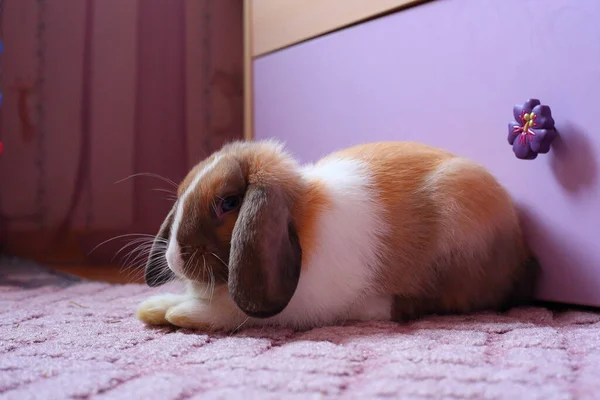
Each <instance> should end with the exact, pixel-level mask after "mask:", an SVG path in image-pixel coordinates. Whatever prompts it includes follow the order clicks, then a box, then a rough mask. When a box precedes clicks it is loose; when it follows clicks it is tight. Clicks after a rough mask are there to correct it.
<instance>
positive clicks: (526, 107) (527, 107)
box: [513, 99, 541, 121]
mask: <svg viewBox="0 0 600 400" xmlns="http://www.w3.org/2000/svg"><path fill="white" fill-rule="evenodd" d="M540 104H541V103H540V101H539V100H538V99H529V100H527V101H526V102H525V103H523V104H517V105H516V106H514V107H513V116H514V117H515V120H517V121H520V120H521V113H522V112H523V111H525V112H526V113H530V112H531V111H532V110H533V108H534V107H536V106H539V105H540Z"/></svg>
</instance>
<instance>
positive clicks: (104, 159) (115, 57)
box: [0, 0, 243, 247]
mask: <svg viewBox="0 0 600 400" xmlns="http://www.w3.org/2000/svg"><path fill="white" fill-rule="evenodd" d="M242 6H243V2H240V1H238V0H169V1H164V0H7V1H4V4H3V11H2V12H3V16H2V18H3V36H4V43H3V44H4V53H3V74H2V78H3V88H4V93H3V95H4V98H3V104H2V108H0V112H1V113H2V118H1V119H0V141H2V142H3V143H4V152H3V154H2V155H1V156H0V216H1V217H2V218H1V221H2V225H1V226H0V228H1V229H3V230H4V231H5V232H4V233H5V234H7V235H10V234H11V233H18V232H41V231H44V232H49V233H50V234H53V233H56V234H58V232H59V231H60V229H61V228H62V230H63V231H64V232H71V233H72V232H76V233H78V234H81V235H84V236H85V235H91V236H90V237H93V236H94V234H96V233H98V234H99V235H100V236H103V235H104V236H106V235H108V232H110V233H111V234H112V233H115V232H118V233H120V232H122V233H135V232H154V231H155V230H156V229H158V226H159V224H160V222H161V221H162V219H163V217H164V216H165V215H166V213H167V212H168V210H169V208H170V206H171V204H170V203H169V201H170V200H169V199H165V197H169V194H166V193H165V192H164V191H170V190H173V188H172V187H171V186H170V185H169V184H167V183H165V182H164V181H162V180H160V179H157V178H152V177H150V175H151V174H156V175H160V176H162V177H164V178H167V179H169V180H173V181H175V182H178V181H179V180H181V179H182V178H183V176H184V175H185V174H186V172H187V171H188V170H189V169H190V168H191V167H192V166H193V165H194V164H195V163H197V162H198V161H199V160H200V159H201V158H203V157H205V156H206V155H208V154H210V153H211V152H212V151H214V150H216V149H217V148H218V147H220V146H221V145H222V144H223V143H224V142H227V141H231V140H235V139H239V138H241V137H242V123H243V121H242V119H243V118H242V117H243V101H242V88H243V82H242V77H243V61H242V55H243V48H242V46H243V38H242V35H243V31H242ZM144 174H145V175H144ZM132 176H133V177H132ZM115 182H120V183H115ZM155 189H158V190H155ZM97 240H98V238H97V237H94V239H93V240H90V243H89V244H88V243H85V244H83V245H82V246H84V247H88V246H89V245H91V244H94V242H95V241H97Z"/></svg>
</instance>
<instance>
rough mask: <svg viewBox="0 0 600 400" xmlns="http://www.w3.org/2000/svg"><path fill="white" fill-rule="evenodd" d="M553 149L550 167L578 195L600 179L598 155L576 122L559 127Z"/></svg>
mask: <svg viewBox="0 0 600 400" xmlns="http://www.w3.org/2000/svg"><path fill="white" fill-rule="evenodd" d="M557 130H558V133H559V134H558V136H557V137H556V139H555V140H554V142H553V143H552V149H551V150H550V167H551V168H552V172H553V174H554V177H555V178H556V180H557V181H558V182H559V183H560V185H561V186H562V187H563V188H564V189H565V190H566V191H567V192H568V193H569V194H571V195H574V196H577V195H579V194H581V193H583V192H585V191H586V190H587V189H589V188H591V187H593V186H594V184H595V183H596V181H597V178H598V155H597V154H596V153H595V151H594V147H593V145H592V144H591V143H590V140H589V139H588V136H587V135H586V133H585V132H583V131H582V130H581V129H580V128H579V127H577V126H576V125H575V124H573V123H567V124H565V125H564V126H558V127H557Z"/></svg>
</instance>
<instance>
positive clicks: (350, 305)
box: [137, 141, 536, 330]
mask: <svg viewBox="0 0 600 400" xmlns="http://www.w3.org/2000/svg"><path fill="white" fill-rule="evenodd" d="M535 265H536V264H535V259H534V258H533V257H532V256H531V254H530V252H529V250H528V248H527V246H526V245H525V242H524V239H523V234H522V231H521V228H520V225H519V219H518V216H517V212H516V210H515V206H514V205H513V202H512V200H511V197H510V196H509V194H508V193H507V192H506V191H505V190H504V189H503V187H502V186H501V185H500V184H499V183H498V182H497V181H496V179H494V177H493V176H492V175H491V174H489V173H488V172H486V170H485V169H484V168H482V167H481V166H479V165H477V164H475V163H473V162H471V161H469V160H467V159H465V158H461V157H457V156H454V155H452V154H450V153H448V152H445V151H443V150H440V149H436V148H433V147H429V146H426V145H423V144H418V143H408V142H390V143H372V144H365V145H360V146H356V147H352V148H349V149H345V150H342V151H339V152H336V153H333V154H331V155H329V156H327V157H325V158H323V159H322V160H320V161H319V162H318V163H316V164H314V165H306V166H299V165H298V164H297V162H296V161H294V159H293V158H292V157H291V156H290V155H289V154H287V153H286V152H285V150H284V148H283V146H282V145H281V144H279V143H277V142H275V141H257V142H235V143H231V144H228V145H226V146H224V147H223V148H222V149H221V150H220V151H218V152H216V153H214V154H213V155H211V156H210V157H209V158H207V159H206V160H204V161H202V162H200V163H199V164H198V165H197V166H195V167H194V168H193V169H192V171H191V172H190V173H189V175H188V176H187V177H186V178H185V179H184V181H183V182H182V183H181V185H180V187H179V192H178V200H177V201H176V203H175V204H174V206H173V209H172V210H171V212H170V213H169V215H168V216H167V218H166V219H165V221H164V223H163V225H162V226H161V228H160V231H159V233H158V235H157V238H156V240H155V242H154V244H153V248H152V251H151V254H150V257H149V260H148V263H147V266H146V282H147V283H148V284H149V285H150V286H158V285H161V284H163V283H165V282H166V281H168V280H169V279H171V278H173V275H175V276H177V277H179V278H181V279H183V280H184V281H185V282H187V291H186V292H185V293H184V294H162V295H156V296H154V297H151V298H149V299H148V300H146V301H144V302H143V303H142V304H141V305H140V307H139V309H138V311H137V316H138V318H139V319H140V320H141V321H143V322H145V323H147V324H149V325H160V324H172V325H176V326H180V327H185V328H198V329H208V330H234V329H236V328H237V327H239V326H240V325H242V324H244V326H245V327H246V326H266V325H274V326H284V327H290V328H295V329H307V328H311V327H316V326H322V325H329V324H335V323H339V322H343V321H347V320H362V321H365V320H396V321H399V320H408V319H412V318H417V317H420V316H423V315H426V314H430V313H462V312H474V311H479V310H485V309H495V310H498V309H501V308H503V307H506V306H510V305H512V304H513V302H514V301H515V300H520V298H517V297H519V296H521V297H522V295H528V294H529V292H530V291H531V290H532V289H533V286H532V283H533V282H534V281H533V279H529V278H530V277H533V276H534V275H532V274H531V272H532V271H533V270H530V268H533V267H534V266H535ZM213 284H214V285H213Z"/></svg>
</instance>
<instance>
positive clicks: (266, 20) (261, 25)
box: [245, 0, 432, 57]
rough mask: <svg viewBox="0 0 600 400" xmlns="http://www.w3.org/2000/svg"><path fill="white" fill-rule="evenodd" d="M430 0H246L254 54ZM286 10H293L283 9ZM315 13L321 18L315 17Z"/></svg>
mask: <svg viewBox="0 0 600 400" xmlns="http://www.w3.org/2000/svg"><path fill="white" fill-rule="evenodd" d="M427 1H432V0H378V1H365V0H318V1H315V2H307V1H306V0H246V4H245V5H246V8H248V9H249V10H248V12H247V14H248V17H249V18H250V23H251V28H250V30H251V31H252V37H251V45H252V57H259V56H262V55H266V54H268V53H271V52H273V51H276V50H281V49H283V48H285V47H288V46H292V45H294V44H297V43H300V42H303V41H306V40H309V39H312V38H315V37H318V36H321V35H324V34H327V33H330V32H333V31H336V30H339V29H342V28H346V27H348V26H351V25H354V24H357V23H360V22H364V21H365V20H368V19H371V18H376V17H378V16H381V15H384V14H387V13H390V12H394V11H397V10H400V9H403V8H407V7H410V6H413V5H417V4H420V3H425V2H427ZM282 4H284V5H283V6H282ZM343 7H345V9H346V11H345V12H343V13H333V12H331V11H332V10H334V9H338V10H339V9H343ZM283 9H288V10H292V11H293V12H292V11H288V12H287V13H285V12H281V11H282V10H283ZM315 15H321V16H322V17H321V18H320V19H318V18H314V16H315ZM284 27H285V28H284ZM290 27H291V28H290Z"/></svg>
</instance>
